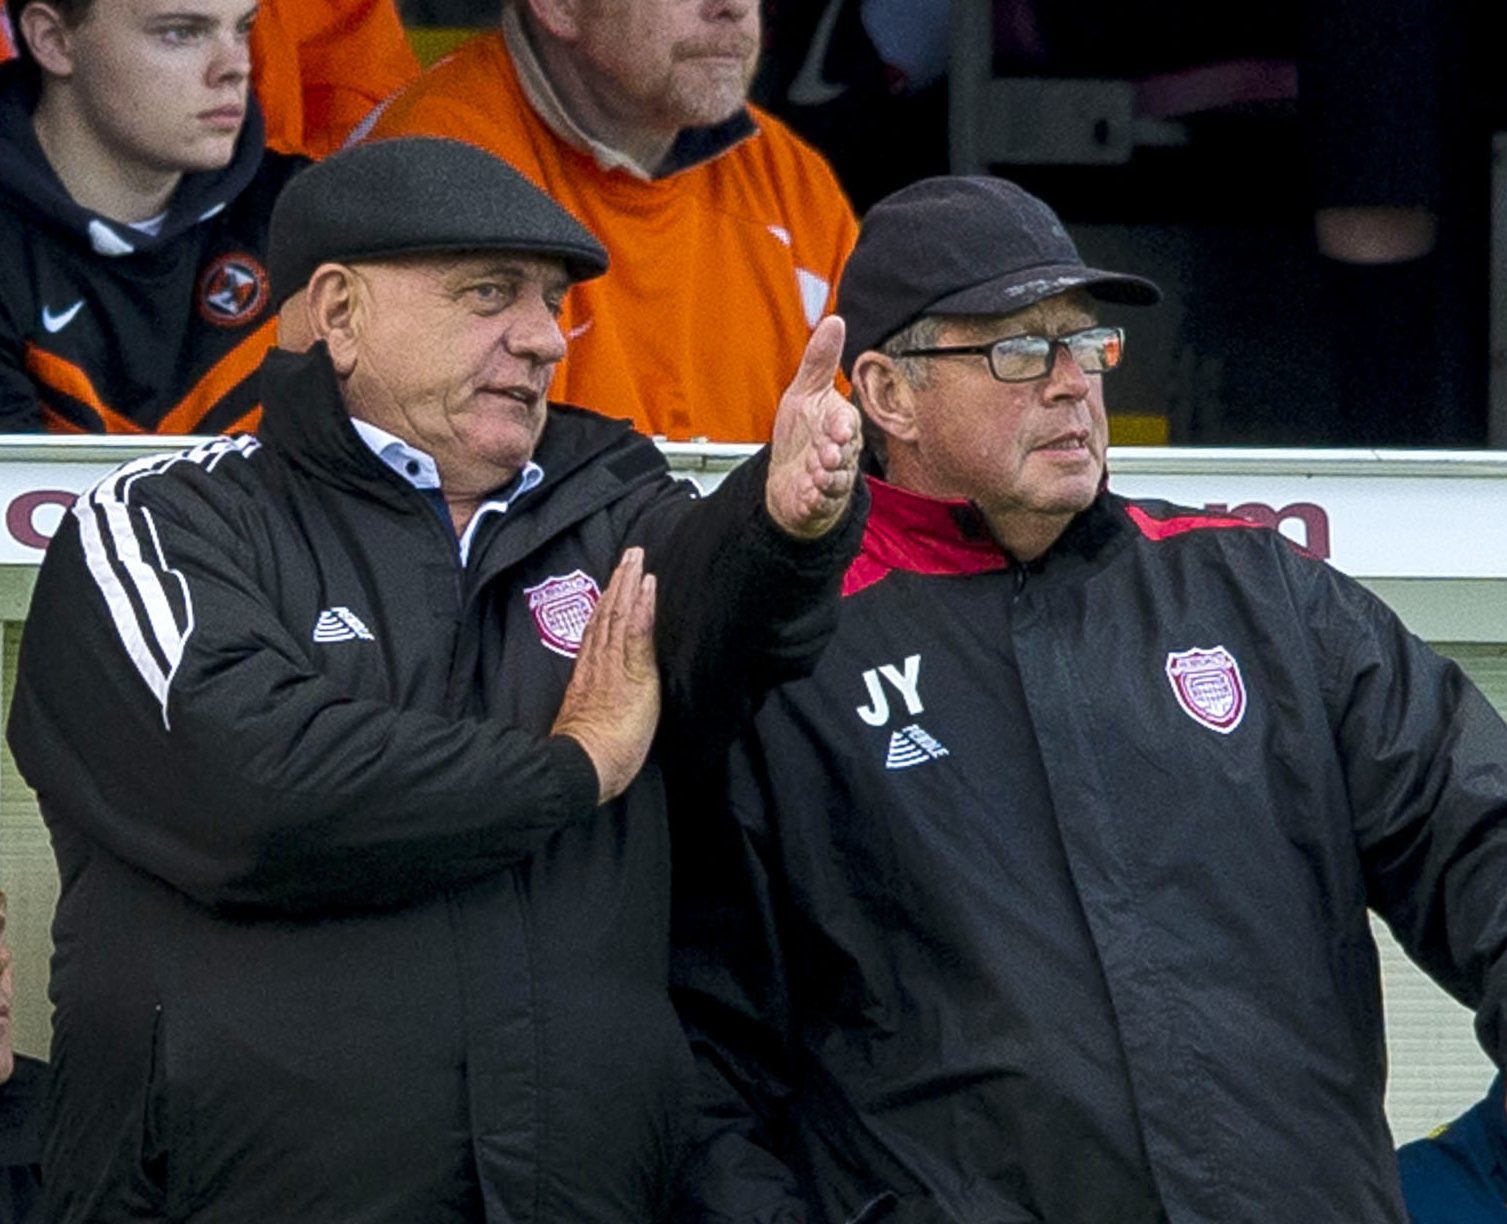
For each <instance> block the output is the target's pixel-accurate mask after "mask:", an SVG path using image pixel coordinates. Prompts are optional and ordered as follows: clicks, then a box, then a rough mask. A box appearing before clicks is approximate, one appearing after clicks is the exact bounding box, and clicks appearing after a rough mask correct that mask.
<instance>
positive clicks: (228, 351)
mask: <svg viewBox="0 0 1507 1224" xmlns="http://www.w3.org/2000/svg"><path fill="white" fill-rule="evenodd" d="M36 96H37V95H36V86H35V84H34V83H33V82H32V81H30V80H29V79H28V78H27V76H26V74H25V72H24V71H23V68H22V65H21V64H20V63H19V62H17V61H12V62H10V63H6V64H0V430H3V431H5V432H7V433H18V432H36V431H40V430H47V431H50V432H54V433H168V434H193V433H200V434H211V433H221V432H229V431H232V430H234V429H237V428H250V427H252V426H254V425H255V423H256V413H257V407H258V405H257V401H256V391H255V386H254V375H255V372H256V368H257V364H258V363H259V362H260V361H261V359H262V355H263V354H264V353H265V352H266V351H267V350H268V349H269V348H270V347H271V346H272V344H273V341H274V339H275V336H276V321H275V313H274V312H273V311H272V309H271V303H272V298H271V294H270V292H269V290H268V284H267V272H266V267H265V251H266V246H267V228H268V225H269V223H270V221H271V218H272V205H273V202H274V201H275V200H276V199H277V196H278V193H279V192H280V191H281V190H282V188H283V185H284V184H285V183H286V182H287V181H288V179H289V178H291V177H292V176H293V175H294V174H295V173H296V172H297V171H299V170H300V169H302V168H303V167H304V166H305V165H306V164H307V163H306V162H305V161H304V160H303V159H302V158H296V157H287V156H284V155H282V154H279V153H273V152H270V151H267V150H264V149H263V147H262V132H263V126H262V118H261V113H260V111H259V110H258V109H257V106H256V102H255V99H251V100H249V101H248V102H247V107H248V110H247V115H246V122H245V126H244V128H243V130H242V132H241V135H240V139H239V140H238V141H237V142H236V149H235V155H234V157H233V158H232V159H231V162H230V164H229V165H227V166H225V167H223V168H222V169H219V170H208V171H203V172H200V173H194V174H186V175H184V176H183V180H182V182H181V183H180V184H179V186H178V189H177V191H175V192H174V193H173V197H172V199H171V200H170V201H169V203H168V209H167V213H166V215H165V216H164V217H163V220H162V225H161V228H160V229H159V230H158V232H157V233H155V234H146V233H143V232H141V231H140V230H137V229H134V228H132V227H131V226H129V225H122V224H121V223H119V222H116V221H112V220H110V219H109V218H108V217H103V216H101V215H99V214H98V213H94V212H91V211H90V210H89V209H87V208H84V207H83V206H81V205H80V204H78V203H77V202H75V201H74V199H73V197H72V196H70V195H69V194H68V191H67V189H66V188H65V187H64V186H63V184H62V182H61V181H60V180H59V179H58V176H57V174H56V173H55V172H54V171H53V169H52V166H51V165H50V164H49V163H48V161H47V158H46V156H45V155H44V154H43V152H42V148H41V146H40V145H39V144H38V143H37V138H36V134H35V132H34V131H33V130H32V122H31V117H32V111H33V110H34V109H35V107H36Z"/></svg>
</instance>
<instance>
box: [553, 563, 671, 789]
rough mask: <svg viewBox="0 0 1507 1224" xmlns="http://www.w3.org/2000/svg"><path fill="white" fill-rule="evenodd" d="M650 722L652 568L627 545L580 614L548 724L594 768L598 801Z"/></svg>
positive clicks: (632, 763) (631, 758) (633, 757)
mask: <svg viewBox="0 0 1507 1224" xmlns="http://www.w3.org/2000/svg"><path fill="white" fill-rule="evenodd" d="M658 724H659V667H658V665H657V664H656V662H655V659H654V575H653V574H645V573H644V550H643V549H642V548H630V549H628V550H627V551H626V552H625V553H623V557H622V560H621V561H619V562H618V565H617V569H615V570H614V571H613V572H612V580H611V581H610V582H609V583H608V584H607V590H606V591H605V592H604V593H603V595H602V598H601V599H600V600H599V601H598V602H597V606H596V608H595V609H593V611H592V614H591V619H590V620H589V621H587V622H586V630H585V632H584V633H583V634H582V635H581V649H580V652H579V653H578V654H577V655H576V665H575V670H574V671H573V672H572V673H571V676H570V683H569V684H568V685H566V686H565V697H564V699H563V700H562V701H561V702H560V712H559V714H557V715H556V716H555V724H554V726H553V727H551V728H550V731H551V733H552V734H554V735H568V736H570V737H571V738H572V739H574V740H575V741H576V742H577V743H578V744H580V745H581V747H582V748H584V749H585V750H586V755H587V756H589V757H590V758H591V763H592V765H594V766H595V767H596V771H597V782H598V785H599V792H598V794H599V797H598V802H599V803H606V802H607V801H608V800H609V799H615V798H617V796H618V795H620V794H622V793H623V791H625V790H627V789H628V783H630V782H632V781H633V779H634V777H635V776H636V775H637V774H638V771H639V770H640V769H642V768H643V765H644V760H645V758H647V757H648V755H649V744H650V743H651V742H652V741H653V739H654V731H655V728H656V727H657V726H658Z"/></svg>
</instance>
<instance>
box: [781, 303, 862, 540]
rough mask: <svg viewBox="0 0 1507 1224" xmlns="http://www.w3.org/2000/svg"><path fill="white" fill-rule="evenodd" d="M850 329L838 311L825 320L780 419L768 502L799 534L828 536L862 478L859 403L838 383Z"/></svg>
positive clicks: (783, 400)
mask: <svg viewBox="0 0 1507 1224" xmlns="http://www.w3.org/2000/svg"><path fill="white" fill-rule="evenodd" d="M845 330H846V329H845V328H844V326H843V322H842V320H841V319H839V318H838V317H837V316H836V315H829V316H828V317H827V318H825V319H823V320H822V321H821V322H820V323H819V324H817V327H816V330H815V331H813V332H812V333H811V339H810V340H809V341H808V342H807V344H806V351H805V353H804V354H803V355H802V356H801V366H800V369H798V370H797V371H796V372H795V378H794V380H792V382H791V383H790V386H789V387H787V388H786V389H785V394H784V395H782V396H781V397H780V408H779V411H778V412H777V413H776V414H775V418H774V441H773V443H772V445H771V447H770V457H769V482H768V483H767V484H766V485H765V487H764V504H765V505H766V506H767V507H768V508H769V514H770V517H771V518H773V519H774V521H775V522H776V523H778V524H779V525H780V527H781V528H782V529H783V530H784V531H785V532H787V533H788V534H789V535H792V536H795V537H796V538H797V539H802V540H814V539H816V538H817V537H818V536H821V535H825V534H826V532H827V531H829V530H830V529H831V528H832V526H833V524H835V523H836V522H837V520H838V519H840V518H842V515H843V511H844V510H846V509H847V507H848V499H849V498H850V497H851V496H852V494H853V483H854V481H855V480H857V478H858V451H859V448H860V447H861V446H862V445H863V440H862V439H863V435H862V431H861V430H860V428H859V417H858V409H857V408H855V407H853V405H852V404H850V403H849V402H848V401H847V400H846V399H844V398H843V397H842V396H841V395H839V394H838V392H837V388H836V387H834V386H833V385H832V379H833V377H834V376H835V375H836V373H837V365H838V361H839V359H840V358H841V356H842V342H843V336H844V334H845Z"/></svg>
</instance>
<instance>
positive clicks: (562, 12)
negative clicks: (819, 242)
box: [513, 0, 581, 42]
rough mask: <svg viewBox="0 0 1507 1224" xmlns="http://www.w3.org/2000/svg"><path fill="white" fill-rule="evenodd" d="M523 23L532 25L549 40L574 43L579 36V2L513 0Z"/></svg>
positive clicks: (566, 0) (572, 0) (576, 0)
mask: <svg viewBox="0 0 1507 1224" xmlns="http://www.w3.org/2000/svg"><path fill="white" fill-rule="evenodd" d="M513 3H515V4H516V5H518V7H519V9H520V10H521V12H520V15H521V16H522V17H523V19H524V21H525V23H526V24H527V23H532V24H533V25H535V26H537V27H538V28H539V29H541V30H543V31H544V32H545V33H546V34H548V35H549V36H550V37H551V38H555V39H558V40H559V41H561V42H574V41H575V40H576V39H577V38H579V37H580V36H581V23H580V8H581V6H580V3H579V0H513Z"/></svg>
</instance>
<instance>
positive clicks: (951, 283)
mask: <svg viewBox="0 0 1507 1224" xmlns="http://www.w3.org/2000/svg"><path fill="white" fill-rule="evenodd" d="M275 283H276V282H275V281H274V284H275ZM1072 289H1086V290H1088V292H1090V293H1091V294H1093V295H1094V296H1095V297H1097V298H1101V299H1103V300H1104V301H1109V302H1128V303H1131V304H1134V305H1143V306H1144V305H1150V304H1151V303H1153V302H1158V301H1160V300H1161V297H1162V292H1161V290H1160V289H1158V288H1157V287H1156V285H1154V284H1153V283H1152V282H1151V281H1149V280H1145V279H1144V278H1142V277H1139V276H1128V275H1126V274H1124V273H1120V272H1104V271H1100V270H1099V269H1098V268H1089V267H1085V266H1084V263H1083V259H1082V258H1081V257H1080V256H1079V254H1078V248H1077V247H1076V246H1074V245H1073V240H1072V238H1070V237H1069V236H1068V232H1067V230H1065V229H1064V228H1063V227H1062V222H1061V221H1059V220H1058V219H1057V214H1056V213H1054V212H1053V211H1052V210H1051V209H1050V208H1048V207H1047V206H1046V205H1045V204H1044V203H1042V201H1040V200H1038V199H1037V198H1036V197H1035V196H1033V195H1031V194H1030V193H1029V192H1028V191H1025V190H1023V189H1022V188H1020V187H1017V186H1016V185H1015V184H1014V183H1012V182H1009V181H1008V180H1006V179H1002V178H994V177H990V176H984V175H980V176H964V175H946V176H941V177H938V178H928V179H922V180H921V181H919V182H916V183H911V184H910V185H909V186H907V187H902V188H901V189H900V190H899V191H896V192H894V193H893V194H891V195H888V196H886V197H885V198H884V199H882V200H880V201H879V202H878V203H877V204H875V205H874V206H873V207H872V208H870V209H869V211H868V213H867V215H866V216H865V217H864V219H863V227H862V229H861V230H860V231H859V234H858V242H857V244H856V245H855V246H854V248H853V253H852V254H851V255H849V256H848V262H847V264H846V265H845V266H844V268H843V272H842V280H841V281H840V282H839V284H838V287H837V313H838V314H840V315H841V316H842V317H843V319H844V320H845V321H846V323H847V325H848V336H847V342H846V343H845V344H844V345H843V351H842V365H843V369H844V370H845V371H848V372H850V373H851V372H852V369H853V361H854V359H855V358H857V356H858V354H859V353H862V352H864V351H866V350H868V349H873V348H878V347H879V346H880V345H881V344H883V343H884V342H885V341H886V340H888V339H889V338H890V337H891V336H893V335H894V334H895V333H896V332H898V331H899V330H900V329H901V328H903V327H906V326H908V325H909V324H911V323H913V322H915V321H916V320H917V319H919V318H921V317H922V316H923V315H936V314H1010V313H1011V312H1013V311H1016V310H1023V309H1024V308H1025V307H1027V306H1030V305H1032V304H1034V303H1036V302H1039V301H1041V300H1042V299H1043V298H1049V297H1053V296H1055V295H1056V294H1059V293H1066V292H1068V291H1069V290H1072Z"/></svg>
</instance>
